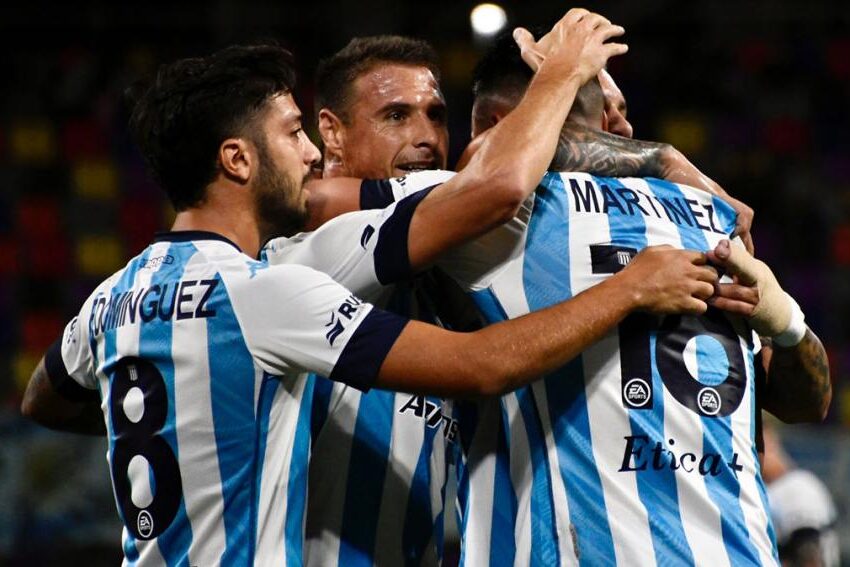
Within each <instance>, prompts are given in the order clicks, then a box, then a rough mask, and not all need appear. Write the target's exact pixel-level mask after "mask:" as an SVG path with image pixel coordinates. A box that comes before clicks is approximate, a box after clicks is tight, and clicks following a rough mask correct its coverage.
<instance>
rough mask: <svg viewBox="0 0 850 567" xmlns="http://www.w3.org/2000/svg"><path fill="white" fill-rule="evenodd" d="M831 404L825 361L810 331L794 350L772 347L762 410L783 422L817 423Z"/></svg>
mask: <svg viewBox="0 0 850 567" xmlns="http://www.w3.org/2000/svg"><path fill="white" fill-rule="evenodd" d="M831 400H832V383H831V381H830V377H829V359H828V358H827V356H826V350H825V349H824V348H823V345H822V344H821V342H820V340H819V339H818V338H817V336H816V335H815V334H814V333H813V332H812V331H811V329H807V330H806V335H805V337H803V340H802V341H801V342H800V344H798V345H797V346H795V347H791V348H777V347H775V346H774V347H773V356H772V357H771V360H770V367H769V368H768V372H767V388H766V389H765V399H764V407H765V409H767V410H768V411H770V413H772V414H774V415H775V416H776V417H778V418H779V419H781V420H783V421H787V422H800V421H821V420H823V417H824V415H825V414H826V411H827V409H828V408H829V403H830V401H831Z"/></svg>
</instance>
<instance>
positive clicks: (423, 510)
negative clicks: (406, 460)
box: [401, 398, 445, 565]
mask: <svg viewBox="0 0 850 567" xmlns="http://www.w3.org/2000/svg"><path fill="white" fill-rule="evenodd" d="M425 399H426V400H427V401H428V402H431V403H433V404H437V406H438V407H440V406H441V405H442V401H441V400H440V399H439V398H425ZM423 424H424V421H423ZM444 425H445V424H443V423H439V424H438V425H437V427H433V428H432V427H425V428H424V429H425V431H424V438H423V439H422V447H421V449H420V450H419V458H418V459H417V461H416V469H415V471H414V473H413V479H412V482H411V484H410V493H409V494H408V497H407V513H406V518H405V520H404V531H403V533H402V540H401V541H402V554H403V555H404V562H405V564H406V565H418V564H420V563H421V562H422V557H423V555H424V553H425V550H426V549H427V547H428V543H429V542H430V541H431V537H432V535H434V531H435V529H437V528H438V527H440V521H441V519H442V517H443V512H442V509H441V510H440V511H439V514H437V515H438V518H437V519H436V520H434V519H432V510H431V482H432V478H431V466H430V464H431V457H432V454H433V452H434V438H435V437H436V435H438V434H439V435H442V434H443V427H444ZM439 447H440V450H442V447H443V446H442V444H441V445H440V446H439ZM442 488H443V490H445V484H443V487H442ZM440 532H442V530H440ZM438 549H439V552H440V555H442V547H438Z"/></svg>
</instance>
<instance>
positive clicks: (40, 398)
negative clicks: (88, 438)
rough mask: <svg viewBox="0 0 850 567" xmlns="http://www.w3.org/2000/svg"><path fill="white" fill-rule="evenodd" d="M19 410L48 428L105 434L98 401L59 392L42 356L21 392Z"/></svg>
mask: <svg viewBox="0 0 850 567" xmlns="http://www.w3.org/2000/svg"><path fill="white" fill-rule="evenodd" d="M21 413H22V414H23V415H24V416H25V417H28V418H30V419H32V420H33V421H35V422H36V423H38V424H39V425H43V426H44V427H47V428H49V429H55V430H57V431H66V432H68V433H81V434H84V435H106V426H105V424H104V421H103V413H102V412H101V409H100V405H99V402H97V401H95V400H94V399H93V400H91V401H86V402H74V401H70V400H66V399H65V398H63V397H62V396H61V395H59V394H58V393H57V392H56V391H55V390H54V389H53V386H52V384H51V383H50V378H49V377H48V374H47V370H46V369H45V366H44V360H43V359H42V361H41V362H39V364H38V367H37V368H36V370H35V372H33V376H32V378H31V379H30V382H29V384H28V385H27V389H26V391H25V392H24V399H23V401H22V402H21Z"/></svg>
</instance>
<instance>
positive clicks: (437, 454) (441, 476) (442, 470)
mask: <svg viewBox="0 0 850 567" xmlns="http://www.w3.org/2000/svg"><path fill="white" fill-rule="evenodd" d="M441 409H442V412H443V415H444V416H446V417H451V416H452V415H453V414H454V402H452V401H450V400H443V403H442V408H441ZM447 427H448V423H445V422H444V423H441V424H440V426H439V429H438V430H437V432H436V433H435V435H434V444H433V447H432V448H431V456H430V458H429V459H428V467H429V469H430V475H431V485H430V489H431V525H433V526H436V525H437V517H438V516H440V514H441V513H442V514H445V511H446V510H447V509H448V511H449V513H451V512H453V511H454V509H453V508H452V506H451V505H449V506H448V507H446V502H445V494H446V480H447V478H446V473H447V472H448V465H447V464H446V451H450V450H453V448H454V447H453V446H452V445H450V444H449V442H448V441H447V440H446V433H447V429H446V428H447ZM456 437H457V436H456ZM455 442H456V443H459V442H460V441H459V440H458V441H455ZM443 525H445V515H444V516H443ZM443 537H444V538H445V534H443ZM442 554H443V550H442V547H440V548H438V546H437V534H436V533H432V535H431V540H430V541H429V542H428V548H427V549H426V550H425V553H424V554H423V555H422V565H439V563H440V561H441V558H442Z"/></svg>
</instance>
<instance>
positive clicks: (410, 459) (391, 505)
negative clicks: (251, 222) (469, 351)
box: [262, 173, 456, 566]
mask: <svg viewBox="0 0 850 567" xmlns="http://www.w3.org/2000/svg"><path fill="white" fill-rule="evenodd" d="M449 175H451V173H444V174H442V175H440V174H436V175H429V174H426V173H422V174H416V175H415V177H418V178H419V180H420V181H419V182H418V183H417V184H416V187H417V188H418V189H423V188H427V187H432V186H434V185H436V184H438V183H440V182H441V181H442V179H443V178H445V177H447V176H449ZM371 185H374V184H373V183H372V182H368V181H366V182H364V190H365V189H367V188H368V187H369V186H371ZM425 194H426V193H425V192H421V193H417V194H416V195H415V196H414V197H413V198H411V199H408V200H406V201H402V202H400V203H398V204H394V205H392V206H391V207H389V208H387V209H385V210H373V211H363V212H359V213H352V214H348V215H343V216H342V217H339V218H337V219H334V220H332V221H330V222H329V223H327V224H325V225H324V226H322V227H321V228H320V229H319V230H317V231H315V232H312V233H304V234H299V235H296V236H294V237H291V238H281V239H275V240H272V241H270V242H269V243H267V245H266V246H265V247H264V250H263V253H262V254H263V258H264V259H266V260H267V261H268V262H269V263H271V264H280V263H297V264H303V265H307V266H310V267H312V268H315V269H317V270H320V271H323V272H325V273H327V274H328V275H330V276H331V277H332V278H333V279H334V280H336V281H338V282H340V283H341V284H342V285H344V286H346V287H347V288H349V289H351V290H352V291H353V292H354V293H355V294H357V295H358V297H362V298H363V299H365V300H367V301H370V302H372V303H375V304H377V305H380V306H382V307H385V308H387V309H389V310H391V311H393V312H395V313H403V314H405V315H416V317H417V318H419V319H424V320H429V318H428V316H427V314H426V313H424V311H423V309H422V307H421V306H418V308H417V305H416V299H415V297H414V293H413V292H412V285H411V282H410V279H411V278H412V277H413V274H412V273H411V270H410V266H409V262H408V260H407V228H408V224H409V221H410V218H411V216H412V214H413V210H414V209H415V207H416V205H417V204H418V202H419V200H420V199H421V198H422V197H424V195H425ZM312 412H313V419H312V427H313V445H312V453H311V460H310V476H309V485H308V494H309V496H308V503H307V519H306V539H305V542H304V561H305V563H306V564H308V565H321V566H326V565H345V566H349V565H401V564H409V565H436V564H438V563H439V562H440V561H441V559H442V549H443V529H442V528H443V513H444V512H443V510H444V491H445V482H446V472H447V463H446V447H447V446H449V445H451V444H452V442H453V439H454V437H455V435H456V425H455V423H454V421H453V420H452V419H451V417H450V415H451V409H450V406H449V405H448V403H447V402H444V401H443V400H441V399H440V398H436V397H429V396H414V395H410V394H401V393H396V392H389V391H385V390H379V389H373V390H370V391H369V392H365V393H364V392H361V391H359V390H357V389H356V388H352V387H349V386H347V385H345V384H343V383H332V382H329V381H326V380H324V379H323V378H320V377H317V379H316V381H315V384H314V390H313V409H312Z"/></svg>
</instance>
